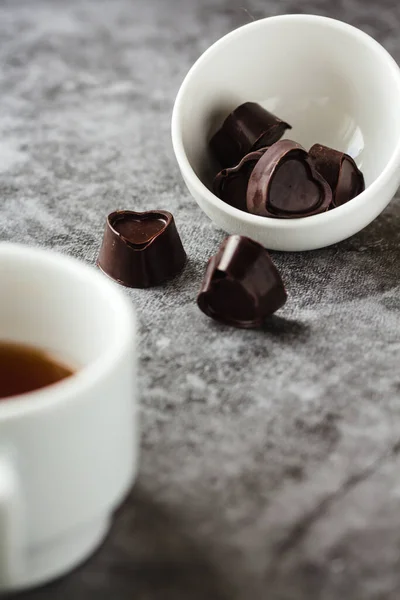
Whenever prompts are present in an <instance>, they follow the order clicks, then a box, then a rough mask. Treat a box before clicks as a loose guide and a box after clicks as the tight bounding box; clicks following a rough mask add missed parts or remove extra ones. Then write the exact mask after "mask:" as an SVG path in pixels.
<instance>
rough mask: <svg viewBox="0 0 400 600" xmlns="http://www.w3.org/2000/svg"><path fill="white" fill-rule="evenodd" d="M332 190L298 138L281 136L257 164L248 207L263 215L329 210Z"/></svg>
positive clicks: (302, 214)
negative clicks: (296, 140)
mask: <svg viewBox="0 0 400 600" xmlns="http://www.w3.org/2000/svg"><path fill="white" fill-rule="evenodd" d="M331 202H332V191H331V188H330V187H329V185H328V183H327V182H326V181H325V179H324V178H323V177H322V175H320V174H319V173H318V171H317V170H316V169H315V168H314V165H313V162H312V161H311V159H310V158H309V156H308V153H307V152H306V150H305V149H304V148H303V146H300V144H297V143H296V142H293V141H291V140H280V141H279V142H276V143H275V144H273V145H272V146H270V147H269V148H268V150H267V151H266V152H265V154H264V155H263V156H262V157H261V158H260V160H259V161H258V162H257V164H256V166H255V167H254V169H253V171H252V173H251V175H250V179H249V183H248V186H247V209H248V211H249V212H250V213H253V214H255V215H261V216H263V217H274V218H280V219H294V218H299V217H308V216H310V215H315V214H317V213H320V212H324V211H326V210H328V208H329V206H330V204H331Z"/></svg>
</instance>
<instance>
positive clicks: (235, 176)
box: [213, 148, 267, 212]
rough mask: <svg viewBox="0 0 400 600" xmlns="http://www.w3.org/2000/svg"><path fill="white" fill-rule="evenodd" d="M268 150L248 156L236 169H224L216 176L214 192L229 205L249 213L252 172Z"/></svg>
mask: <svg viewBox="0 0 400 600" xmlns="http://www.w3.org/2000/svg"><path fill="white" fill-rule="evenodd" d="M266 150H267V148H261V149H260V150H256V151H255V152H250V153H249V154H246V156H244V157H243V158H242V160H241V161H240V163H239V164H238V165H236V167H231V168H230V169H222V171H220V172H219V173H218V175H216V177H215V179H214V183H213V191H214V194H215V195H216V196H218V198H221V200H223V201H224V202H226V203H227V204H230V205H231V206H234V207H235V208H238V209H239V210H244V211H245V212H247V205H246V193H247V184H248V182H249V178H250V175H251V172H252V171H253V169H254V167H255V166H256V164H257V162H258V161H259V159H260V158H261V157H262V155H263V154H264V152H265V151H266Z"/></svg>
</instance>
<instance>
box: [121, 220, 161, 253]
mask: <svg viewBox="0 0 400 600" xmlns="http://www.w3.org/2000/svg"><path fill="white" fill-rule="evenodd" d="M167 226H168V219H167V218H166V216H165V215H163V214H161V213H159V212H158V211H149V212H146V213H135V212H132V211H121V212H120V213H119V215H118V216H117V217H115V219H114V220H113V228H114V229H115V231H117V232H118V233H119V234H120V235H121V236H122V237H123V238H124V239H125V240H126V241H127V242H129V244H131V245H132V246H134V247H135V248H136V249H138V250H143V248H144V247H145V246H147V244H150V242H152V241H153V240H154V238H155V237H156V236H157V235H159V234H160V233H161V232H162V231H163V230H164V229H165V228H166V227H167Z"/></svg>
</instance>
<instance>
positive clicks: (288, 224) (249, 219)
mask: <svg viewBox="0 0 400 600" xmlns="http://www.w3.org/2000/svg"><path fill="white" fill-rule="evenodd" d="M284 21H303V22H309V23H320V24H321V25H322V26H325V27H329V28H331V29H336V30H339V31H344V32H345V33H347V34H348V35H351V36H353V37H354V38H358V39H359V40H360V41H361V42H362V43H363V44H365V45H368V46H370V48H371V49H372V50H373V51H374V52H375V53H377V54H380V55H381V56H382V58H383V59H384V60H385V61H386V62H387V65H388V67H389V69H390V71H392V73H393V75H394V77H396V78H397V81H398V92H399V98H400V67H399V65H398V64H397V62H396V61H395V60H394V58H393V57H392V56H391V54H390V53H389V52H388V51H387V50H386V49H385V48H384V47H383V46H382V45H381V44H380V43H379V42H378V41H377V40H375V39H374V38H373V37H372V36H370V35H369V34H368V33H366V32H364V31H362V30H361V29H359V28H358V27H355V26H353V25H350V24H348V23H345V22H343V21H340V20H338V19H333V18H331V17H324V16H320V15H312V14H293V15H276V16H273V17H266V18H263V19H258V20H257V21H253V22H252V23H247V24H245V25H242V26H241V27H238V28H237V29H234V30H233V31H231V32H229V33H227V34H226V35H224V36H223V37H221V38H220V39H218V40H217V41H216V42H214V43H213V44H212V45H211V46H210V47H209V48H207V49H206V50H205V51H204V52H203V54H201V56H200V57H199V58H198V59H197V60H196V62H195V63H194V64H193V65H192V67H191V68H190V69H189V71H188V73H187V74H186V76H185V78H184V80H183V82H182V84H181V86H180V88H179V91H178V94H177V96H176V99H175V103H174V107H173V111H172V120H171V137H172V146H173V149H174V153H175V157H176V160H177V162H178V165H179V167H180V169H181V171H182V174H183V175H184V177H185V178H186V179H187V180H188V182H189V184H190V186H192V187H193V189H195V191H196V192H197V193H198V194H199V196H200V197H203V198H205V200H207V202H208V203H210V204H212V205H213V206H214V207H215V208H216V209H217V210H219V211H221V212H224V213H225V214H227V215H228V216H231V217H232V218H234V219H235V220H236V219H240V220H241V221H243V222H245V223H246V224H248V225H252V226H256V227H258V226H259V227H261V228H269V227H273V228H276V229H281V230H283V231H285V230H286V231H288V230H289V231H290V230H294V229H298V228H305V227H308V226H317V225H321V226H323V225H324V224H327V223H329V222H330V221H332V220H333V219H334V220H336V219H341V218H346V216H348V215H350V214H351V213H352V212H353V211H354V210H356V209H357V208H358V209H362V205H363V203H364V202H365V201H366V200H368V199H370V197H372V196H374V195H375V194H377V193H379V190H380V189H381V188H382V187H384V186H385V185H386V184H387V182H388V181H389V180H390V179H391V178H392V177H393V174H394V173H395V172H396V170H397V169H398V168H399V164H400V137H399V140H398V142H397V145H396V147H395V148H394V150H393V152H392V154H391V156H390V158H389V160H388V162H387V164H386V166H385V168H384V169H383V170H382V172H381V173H380V174H379V175H378V177H377V178H376V179H375V180H374V181H373V182H372V183H371V184H370V185H369V186H368V187H367V188H366V189H365V190H364V191H363V192H362V193H361V194H359V195H358V196H356V197H355V198H353V199H352V200H350V201H349V202H347V203H346V204H343V205H342V206H339V207H337V208H335V210H334V211H326V212H323V213H319V214H316V215H312V216H309V217H306V218H304V217H302V218H295V219H274V218H272V217H263V216H259V215H253V214H251V213H247V212H244V211H242V210H239V209H238V208H235V207H233V206H230V205H229V204H227V203H226V202H224V201H223V200H221V199H220V198H218V196H216V195H215V194H214V193H213V192H212V191H211V190H209V189H208V187H207V186H206V185H205V184H204V183H203V182H202V181H201V179H200V178H199V177H198V175H197V174H196V173H195V171H194V169H193V167H192V165H191V163H190V161H189V159H188V157H187V154H186V150H185V147H184V143H183V138H182V128H181V125H180V116H181V111H182V108H183V104H184V96H185V93H186V89H187V88H188V87H189V85H190V84H191V82H192V80H193V79H194V78H195V77H196V71H197V68H198V67H199V66H200V65H201V64H202V63H203V62H204V61H206V60H208V59H209V57H210V56H212V55H213V54H214V53H216V52H218V51H219V50H220V48H221V47H223V46H224V45H225V44H228V43H230V42H231V41H233V40H235V38H237V39H239V38H240V36H242V35H243V33H244V31H246V32H249V31H251V30H255V29H260V28H262V27H264V26H265V24H266V23H267V22H268V23H273V22H284ZM399 183H400V177H399Z"/></svg>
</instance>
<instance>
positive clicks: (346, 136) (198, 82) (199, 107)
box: [178, 15, 400, 188]
mask: <svg viewBox="0 0 400 600" xmlns="http://www.w3.org/2000/svg"><path fill="white" fill-rule="evenodd" d="M250 100H251V101H255V102H259V103H260V104H262V105H263V106H264V107H265V108H267V109H268V110H270V111H271V112H273V113H275V114H276V115H277V116H279V117H280V118H282V119H284V120H285V121H288V122H289V123H290V124H291V125H292V127H293V129H292V130H289V131H288V132H287V133H286V136H285V137H288V138H290V139H293V140H295V141H297V142H299V143H301V144H302V145H303V146H304V147H305V148H306V149H309V147H310V146H311V145H312V144H314V143H316V142H318V143H321V144H325V145H328V146H331V147H333V148H336V149H337V150H341V151H345V152H347V153H348V154H350V155H351V156H352V157H353V158H354V159H355V160H356V162H357V164H358V166H359V167H360V168H361V169H362V171H363V172H364V176H365V180H366V185H367V186H368V185H370V184H371V183H372V182H373V181H374V180H375V179H376V178H377V177H378V176H379V175H380V174H381V172H382V171H383V169H384V168H385V166H386V165H387V163H388V161H389V159H390V157H391V156H392V154H393V152H394V150H395V148H396V145H397V144H398V142H399V140H400V110H399V106H400V83H399V74H398V69H397V66H396V65H395V63H394V61H393V60H392V59H391V58H390V57H389V55H388V54H387V53H386V52H385V51H384V50H383V48H382V47H381V46H380V45H379V44H378V43H377V42H375V41H374V40H373V39H372V38H370V37H368V36H367V35H366V34H364V33H362V32H361V31H358V30H356V29H354V28H352V27H350V26H347V25H344V24H343V23H340V22H339V21H333V20H331V19H325V18H321V17H312V16H299V15H292V16H286V17H277V18H271V19H265V20H262V21H258V22H256V23H253V24H251V25H248V26H246V27H243V28H241V29H239V30H236V31H235V32H233V33H232V34H230V35H228V36H226V37H225V38H222V40H220V41H219V42H218V43H217V44H215V45H214V46H212V47H211V48H210V49H209V50H208V51H207V52H206V53H205V54H204V55H203V56H202V57H201V58H200V59H199V61H198V62H197V63H196V65H195V66H194V67H193V68H192V70H191V72H190V73H189V75H188V77H187V79H186V81H185V84H184V85H183V87H182V91H181V97H180V99H179V111H178V112H179V122H178V128H179V129H180V132H181V141H182V145H183V149H184V151H185V153H186V155H187V158H188V160H189V163H190V164H191V166H192V168H193V170H194V171H195V173H196V174H197V176H198V177H199V178H200V179H201V180H202V181H203V183H205V185H206V186H207V187H209V188H210V187H211V183H212V179H213V176H214V175H215V173H216V171H217V170H218V167H217V165H216V164H215V163H214V162H213V159H212V157H211V156H210V152H209V149H208V142H209V140H210V137H211V136H212V135H213V134H214V133H215V131H216V130H217V129H218V128H219V126H220V125H221V123H222V121H223V119H224V117H225V116H226V115H227V114H229V112H231V111H232V110H233V109H234V108H236V107H237V106H238V105H239V104H241V103H243V102H246V101H250Z"/></svg>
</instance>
